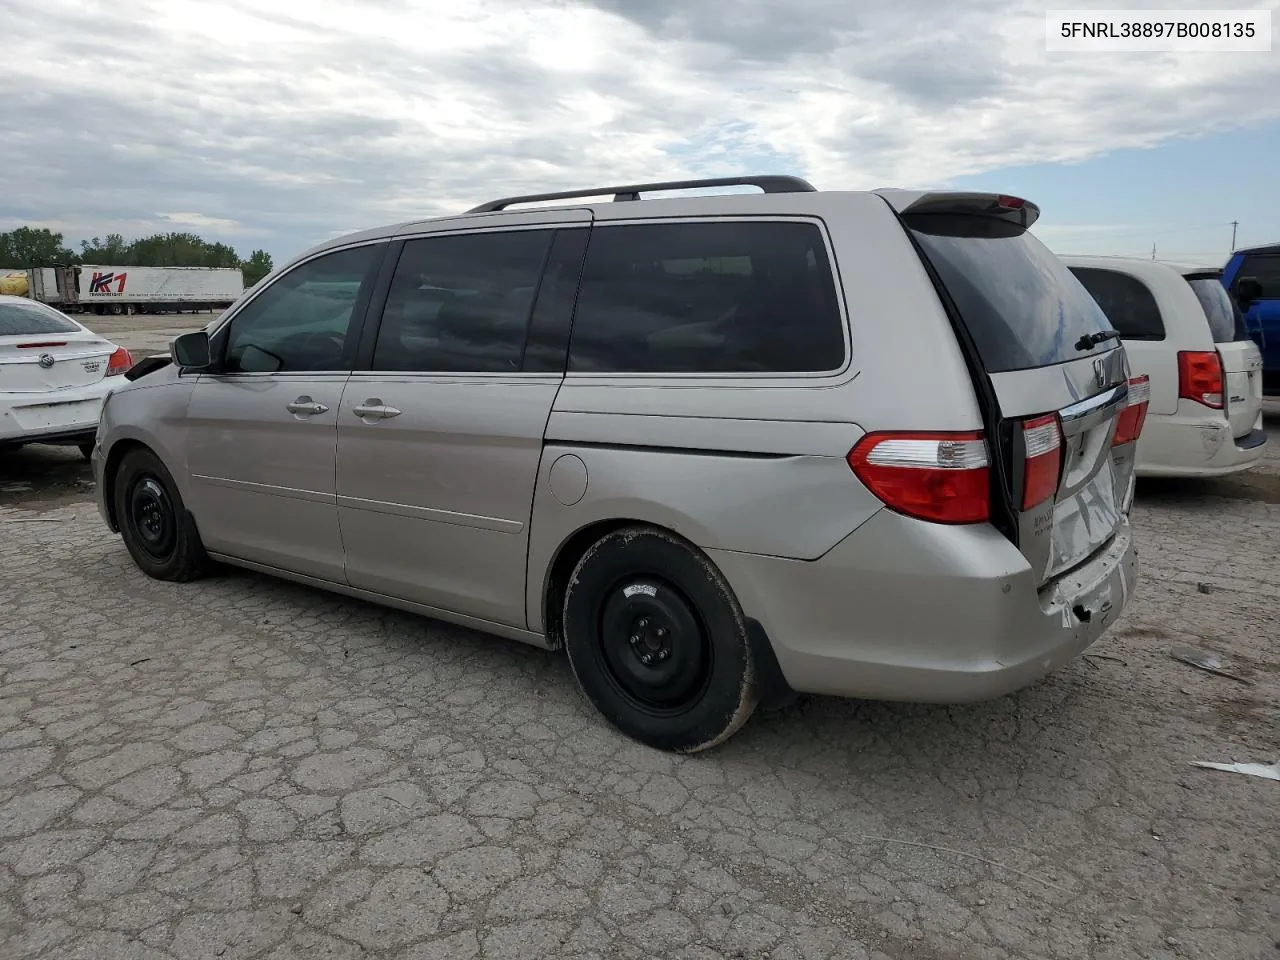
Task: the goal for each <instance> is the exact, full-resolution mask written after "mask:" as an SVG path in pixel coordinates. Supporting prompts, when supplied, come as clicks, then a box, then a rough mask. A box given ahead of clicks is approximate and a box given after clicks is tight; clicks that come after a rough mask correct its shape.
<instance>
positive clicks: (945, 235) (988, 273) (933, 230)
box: [904, 214, 1116, 373]
mask: <svg viewBox="0 0 1280 960" xmlns="http://www.w3.org/2000/svg"><path fill="white" fill-rule="evenodd" d="M904 219H905V220H906V223H907V226H908V227H909V228H910V230H911V234H912V236H914V237H915V239H916V241H917V242H918V243H919V244H920V246H921V248H922V249H923V250H924V253H925V256H926V257H927V258H928V260H929V262H930V263H931V264H932V265H933V267H934V269H935V270H937V272H938V275H939V277H940V278H941V280H942V284H943V286H945V287H946V289H947V292H948V293H949V294H950V295H951V298H952V299H953V300H954V301H955V304H956V308H957V309H958V310H959V312H960V317H961V319H962V320H963V322H964V325H965V327H966V328H967V329H968V330H969V333H970V335H971V336H972V337H973V339H974V342H975V343H976V345H977V348H978V353H979V354H980V355H981V357H982V362H983V366H984V367H985V368H986V370H987V372H988V373H1001V372H1003V371H1006V370H1025V369H1028V368H1031V367H1044V366H1049V365H1050V364H1056V363H1064V362H1066V361H1068V360H1078V359H1080V358H1081V357H1083V356H1087V355H1088V354H1089V353H1090V352H1091V351H1094V350H1099V351H1107V350H1114V349H1115V347H1116V344H1115V342H1114V341H1098V342H1097V343H1095V344H1090V345H1083V346H1077V344H1078V343H1079V341H1080V339H1081V337H1086V336H1089V335H1091V334H1097V333H1101V332H1102V331H1104V330H1109V329H1111V325H1110V323H1109V322H1108V321H1107V318H1106V315H1105V314H1103V312H1102V309H1101V308H1100V307H1099V306H1098V304H1097V302H1096V301H1095V300H1094V299H1093V297H1091V296H1090V295H1089V292H1088V291H1087V290H1086V289H1085V288H1084V287H1083V286H1081V285H1080V282H1079V281H1078V280H1077V279H1076V278H1075V277H1074V276H1072V275H1071V272H1070V271H1069V270H1067V268H1066V267H1065V266H1064V265H1063V264H1062V261H1060V260H1059V259H1058V258H1057V257H1056V256H1054V255H1053V254H1052V253H1051V252H1050V251H1049V249H1048V247H1046V246H1045V245H1044V244H1042V243H1041V242H1040V241H1039V240H1037V239H1036V238H1035V237H1033V236H1032V235H1031V234H1029V233H1028V232H1027V231H1026V230H1025V229H1024V228H1023V227H1021V226H1018V225H1017V224H1011V223H1007V222H1005V221H1003V220H997V219H995V218H992V217H977V216H969V215H964V214H915V215H912V214H908V215H907V216H906V217H905V218H904Z"/></svg>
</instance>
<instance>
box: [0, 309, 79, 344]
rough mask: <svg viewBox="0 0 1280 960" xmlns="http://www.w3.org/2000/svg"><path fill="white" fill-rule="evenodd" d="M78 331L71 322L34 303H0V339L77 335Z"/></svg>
mask: <svg viewBox="0 0 1280 960" xmlns="http://www.w3.org/2000/svg"><path fill="white" fill-rule="evenodd" d="M79 330H80V328H79V327H78V326H76V324H75V323H74V322H73V321H71V320H68V319H67V318H66V317H64V316H62V315H61V314H59V313H56V312H55V311H53V310H49V309H46V308H44V307H40V306H37V305H36V304H34V303H0V337H29V336H35V335H41V334H46V333H78V332H79Z"/></svg>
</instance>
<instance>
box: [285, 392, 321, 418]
mask: <svg viewBox="0 0 1280 960" xmlns="http://www.w3.org/2000/svg"><path fill="white" fill-rule="evenodd" d="M284 408H285V409H286V410H288V411H289V412H290V413H295V414H299V415H306V414H313V413H324V412H325V411H326V410H328V409H329V408H328V407H326V406H325V405H324V404H323V403H317V402H316V401H315V400H312V399H311V398H310V397H307V396H302V397H299V398H298V399H297V400H295V401H293V403H286V404H285V405H284Z"/></svg>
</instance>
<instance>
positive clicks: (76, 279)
mask: <svg viewBox="0 0 1280 960" xmlns="http://www.w3.org/2000/svg"><path fill="white" fill-rule="evenodd" d="M0 286H3V287H4V289H3V290H0V292H3V293H15V294H17V295H19V296H27V297H31V298H32V299H33V300H39V301H41V302H42V303H47V304H49V305H50V306H53V307H57V308H58V309H59V310H62V311H64V312H67V313H97V314H107V313H112V314H131V313H169V312H174V313H180V312H182V311H183V310H224V309H226V308H227V307H229V306H230V305H231V304H232V303H234V302H235V301H236V300H237V299H238V298H239V296H240V294H242V293H243V292H244V276H243V275H242V274H241V273H240V270H239V269H238V268H235V267H111V266H99V265H96V264H87V263H86V264H76V265H74V266H69V267H33V268H32V269H30V270H18V271H13V272H11V273H9V274H7V275H5V276H3V277H0Z"/></svg>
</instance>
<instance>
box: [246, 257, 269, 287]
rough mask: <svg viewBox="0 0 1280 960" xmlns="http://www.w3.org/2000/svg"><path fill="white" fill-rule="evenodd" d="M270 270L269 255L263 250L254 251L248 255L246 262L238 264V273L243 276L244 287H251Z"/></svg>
mask: <svg viewBox="0 0 1280 960" xmlns="http://www.w3.org/2000/svg"><path fill="white" fill-rule="evenodd" d="M271 270H272V263H271V254H269V253H267V251H265V250H255V251H253V253H251V254H249V259H248V260H242V261H241V262H240V272H241V273H243V274H244V285H245V286H246V287H252V286H253V285H254V284H255V283H257V282H258V281H259V280H261V279H262V278H263V277H265V276H266V275H267V274H268V273H270V272H271Z"/></svg>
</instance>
